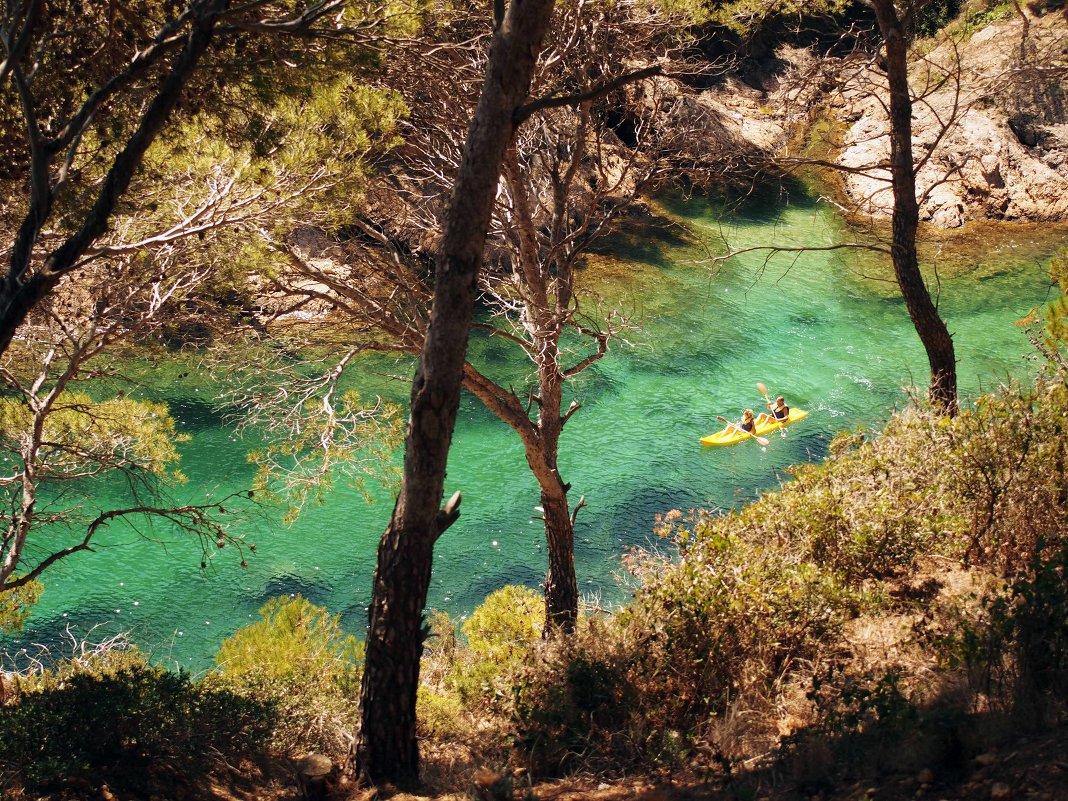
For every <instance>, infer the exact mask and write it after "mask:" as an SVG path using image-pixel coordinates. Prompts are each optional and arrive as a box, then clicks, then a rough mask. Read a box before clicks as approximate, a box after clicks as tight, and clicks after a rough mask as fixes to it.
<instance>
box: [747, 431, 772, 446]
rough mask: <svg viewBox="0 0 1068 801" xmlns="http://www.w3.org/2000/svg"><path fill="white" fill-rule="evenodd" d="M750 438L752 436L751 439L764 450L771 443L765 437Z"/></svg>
mask: <svg viewBox="0 0 1068 801" xmlns="http://www.w3.org/2000/svg"><path fill="white" fill-rule="evenodd" d="M751 436H752V437H753V439H755V440H756V441H757V442H758V443H760V445H761V447H764V448H766V447H768V445H770V444H771V441H770V440H768V439H766V438H765V437H758V436H757V435H756V434H752V435H751Z"/></svg>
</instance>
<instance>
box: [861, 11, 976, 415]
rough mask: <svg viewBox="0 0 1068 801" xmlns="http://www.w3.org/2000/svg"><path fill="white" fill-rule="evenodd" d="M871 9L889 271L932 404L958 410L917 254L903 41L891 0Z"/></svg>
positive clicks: (942, 334)
mask: <svg viewBox="0 0 1068 801" xmlns="http://www.w3.org/2000/svg"><path fill="white" fill-rule="evenodd" d="M875 13H876V17H877V18H878V20H879V28H880V30H881V31H882V34H883V41H884V43H885V46H886V65H887V66H886V75H887V82H888V83H889V87H890V164H891V176H892V180H893V191H894V214H893V221H892V227H893V233H892V242H891V253H892V256H893V262H894V274H895V275H896V276H897V283H898V286H899V287H900V288H901V295H902V297H903V298H904V299H905V306H906V308H907V309H908V311H909V317H911V318H912V324H913V326H914V327H915V328H916V333H917V334H919V337H920V341H921V342H923V347H924V349H925V350H926V351H927V360H928V362H930V366H931V384H930V388H929V390H928V394H929V397H930V399H931V403H932V405H933V406H935V407H937V408H939V409H941V410H943V411H944V412H945V413H947V414H949V415H954V414H956V413H957V362H956V357H955V356H954V352H953V338H952V336H950V333H949V330H948V329H947V328H946V324H945V322H944V321H943V320H942V318H941V317H940V316H939V314H938V308H937V307H936V306H935V304H934V302H933V301H932V300H931V295H930V293H929V292H928V291H927V285H926V284H925V283H924V280H923V275H922V274H921V273H920V267H919V260H918V258H917V256H916V230H917V228H918V227H919V217H920V215H919V204H918V203H917V202H916V172H915V169H914V167H913V160H912V96H911V94H910V92H909V76H908V39H907V37H906V35H905V34H906V32H905V30H904V26H903V24H902V22H901V20H900V18H899V17H898V15H897V12H896V11H895V10H894V4H893V1H892V0H875Z"/></svg>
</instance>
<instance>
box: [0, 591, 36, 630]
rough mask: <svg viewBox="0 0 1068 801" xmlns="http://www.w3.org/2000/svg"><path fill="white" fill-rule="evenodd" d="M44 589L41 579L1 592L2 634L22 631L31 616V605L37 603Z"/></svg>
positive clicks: (0, 623) (0, 620) (0, 621)
mask: <svg viewBox="0 0 1068 801" xmlns="http://www.w3.org/2000/svg"><path fill="white" fill-rule="evenodd" d="M43 591H44V586H43V585H42V584H41V583H40V582H39V581H30V582H27V583H26V584H23V585H22V586H21V587H17V588H16V589H14V590H7V591H6V592H2V593H0V634H13V633H15V632H16V631H20V630H21V629H22V626H23V624H24V623H25V622H26V618H27V617H29V616H30V607H32V606H33V605H34V604H35V603H37V601H38V599H39V598H40V597H41V593H42V592H43Z"/></svg>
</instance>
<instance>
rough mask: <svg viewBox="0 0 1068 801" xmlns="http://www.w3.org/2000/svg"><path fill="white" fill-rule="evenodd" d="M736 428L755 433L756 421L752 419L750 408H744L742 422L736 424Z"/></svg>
mask: <svg viewBox="0 0 1068 801" xmlns="http://www.w3.org/2000/svg"><path fill="white" fill-rule="evenodd" d="M738 428H740V429H742V431H746V432H748V433H750V434H754V433H756V421H755V420H753V410H752V409H746V410H745V411H744V412H742V422H740V423H739V424H738Z"/></svg>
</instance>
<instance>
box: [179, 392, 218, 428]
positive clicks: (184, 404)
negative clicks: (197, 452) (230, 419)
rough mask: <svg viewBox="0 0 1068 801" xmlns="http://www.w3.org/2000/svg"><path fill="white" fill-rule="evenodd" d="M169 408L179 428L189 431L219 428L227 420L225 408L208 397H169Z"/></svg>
mask: <svg viewBox="0 0 1068 801" xmlns="http://www.w3.org/2000/svg"><path fill="white" fill-rule="evenodd" d="M167 408H168V409H169V410H170V413H171V417H173V418H174V419H175V422H176V423H177V424H178V429H179V430H180V431H185V432H187V433H188V432H196V431H206V430H209V429H213V428H219V427H220V426H222V425H223V424H224V423H225V422H226V415H225V412H224V410H223V409H221V408H220V407H219V406H217V405H216V404H214V403H212V402H211V401H210V400H209V399H207V398H204V399H203V400H201V399H200V398H188V397H186V398H168V399H167Z"/></svg>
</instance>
